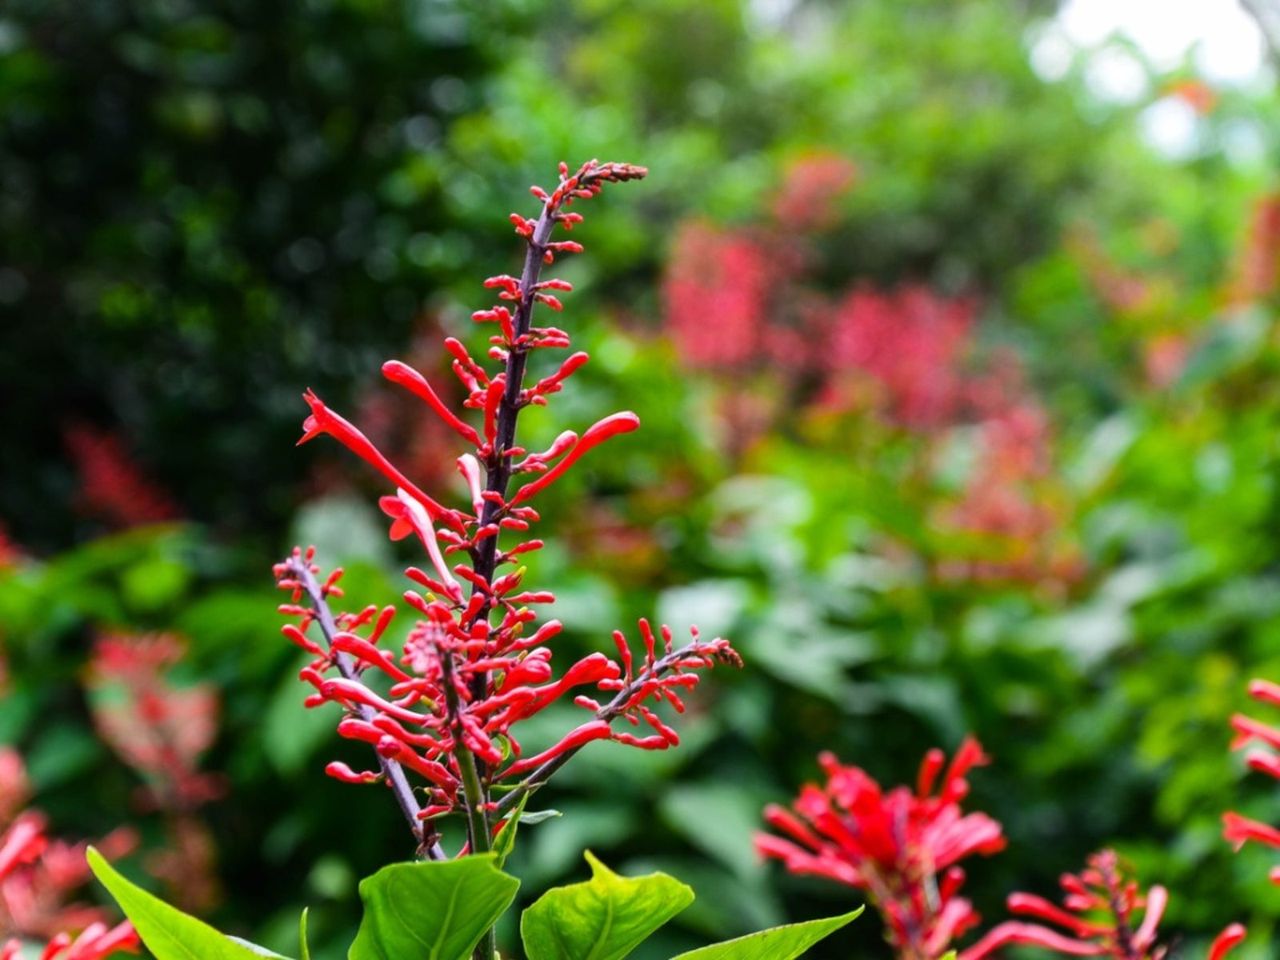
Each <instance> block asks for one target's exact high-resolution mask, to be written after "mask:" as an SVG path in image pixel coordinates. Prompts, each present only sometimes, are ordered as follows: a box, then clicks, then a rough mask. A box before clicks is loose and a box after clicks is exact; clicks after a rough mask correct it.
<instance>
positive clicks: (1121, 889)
mask: <svg viewBox="0 0 1280 960" xmlns="http://www.w3.org/2000/svg"><path fill="white" fill-rule="evenodd" d="M1061 884H1062V889H1063V891H1064V892H1065V896H1064V897H1063V907H1057V906H1055V905H1053V904H1051V903H1049V902H1048V901H1047V900H1044V899H1043V898H1041V897H1037V896H1034V895H1032V894H1026V893H1015V894H1013V895H1011V896H1010V897H1009V900H1008V907H1009V912H1010V913H1016V914H1021V915H1023V916H1030V917H1034V918H1035V919H1037V920H1043V921H1046V922H1048V923H1052V924H1055V925H1056V926H1058V927H1061V928H1063V931H1065V932H1063V931H1059V930H1055V929H1053V928H1051V927H1047V926H1041V925H1040V924H1038V923H1027V922H1025V921H1021V920H1009V921H1006V922H1004V923H1001V924H999V925H997V926H996V927H994V928H993V929H992V930H990V931H989V932H988V933H987V934H986V935H985V936H983V937H982V939H981V940H979V941H978V942H977V943H975V944H974V945H973V946H971V947H969V948H967V949H965V950H962V951H961V952H960V960H984V958H986V957H991V956H994V955H996V954H998V953H999V951H1001V950H1002V949H1003V948H1004V947H1008V946H1012V945H1014V944H1027V945H1029V946H1036V947H1043V948H1045V949H1047V950H1051V951H1053V952H1055V953H1058V954H1062V955H1066V956H1069V957H1108V958H1111V960H1165V958H1166V957H1167V956H1168V947H1167V946H1162V945H1159V944H1157V942H1156V936H1157V928H1158V926H1159V924H1160V919H1161V917H1162V916H1163V915H1164V910H1165V906H1166V904H1167V903H1168V900H1169V894H1168V891H1166V890H1165V888H1164V887H1161V886H1153V887H1152V888H1151V889H1150V890H1149V891H1147V894H1146V895H1145V896H1143V895H1142V893H1141V891H1140V890H1139V887H1138V885H1137V883H1136V882H1134V881H1133V880H1131V879H1130V878H1129V877H1127V876H1126V875H1125V873H1124V871H1123V869H1122V867H1121V864H1120V858H1119V857H1118V856H1116V854H1115V851H1113V850H1103V851H1101V852H1100V853H1095V854H1093V855H1092V856H1091V857H1089V860H1088V863H1087V866H1086V869H1085V870H1083V871H1081V873H1080V874H1078V875H1074V874H1064V875H1063V877H1062V880H1061ZM1139 912H1141V913H1142V920H1141V922H1140V923H1138V924H1137V926H1136V927H1135V918H1136V915H1137V914H1138V913H1139ZM1244 936H1245V930H1244V927H1242V926H1240V925H1239V924H1232V925H1231V926H1229V927H1227V929H1226V930H1224V931H1222V933H1221V934H1219V935H1218V938H1217V939H1216V940H1215V941H1214V943H1213V946H1212V947H1211V948H1210V950H1209V955H1208V956H1209V960H1222V957H1224V956H1225V955H1226V954H1227V952H1228V951H1229V950H1231V948H1232V947H1234V946H1235V945H1236V944H1238V943H1239V942H1240V941H1241V940H1243V939H1244Z"/></svg>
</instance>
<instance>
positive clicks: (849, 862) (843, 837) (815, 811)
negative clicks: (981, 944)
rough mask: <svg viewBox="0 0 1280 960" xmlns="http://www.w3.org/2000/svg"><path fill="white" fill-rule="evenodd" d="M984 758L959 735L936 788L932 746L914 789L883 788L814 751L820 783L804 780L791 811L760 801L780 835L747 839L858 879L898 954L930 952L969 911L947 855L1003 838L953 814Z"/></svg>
mask: <svg viewBox="0 0 1280 960" xmlns="http://www.w3.org/2000/svg"><path fill="white" fill-rule="evenodd" d="M985 762H987V757H986V755H985V754H984V753H983V752H982V748H981V747H980V746H979V745H978V742H977V741H976V740H973V739H972V738H966V740H965V741H964V743H963V744H962V745H961V747H960V749H959V750H958V751H957V752H956V755H955V758H954V760H953V761H952V763H951V766H950V768H949V769H948V770H947V772H946V775H945V776H944V777H943V778H942V782H941V784H940V785H939V786H938V788H937V792H936V793H934V784H935V781H937V779H938V774H939V772H940V771H941V770H942V768H943V766H944V763H945V757H944V756H943V755H942V753H941V751H937V750H931V751H929V753H927V754H926V755H925V758H924V760H923V762H922V763H921V765H920V771H919V775H918V776H917V778H916V788H915V790H912V789H910V788H908V787H895V788H894V789H892V790H889V791H887V792H886V791H883V790H882V789H881V788H880V785H879V784H878V783H876V781H875V780H873V779H872V778H871V777H870V776H868V775H867V773H866V772H865V771H864V770H862V769H860V768H858V767H853V766H845V765H842V764H841V763H840V762H839V761H838V760H837V759H836V758H835V757H834V756H833V755H831V754H823V755H822V756H821V757H820V758H819V763H820V765H821V767H822V769H823V771H824V773H825V774H826V777H827V782H826V784H825V786H824V787H819V786H817V785H815V784H809V785H806V786H805V787H804V788H803V789H802V790H801V792H800V795H799V796H798V797H797V798H796V800H795V803H794V805H793V809H794V812H791V811H787V810H785V809H783V808H781V807H777V806H770V807H768V808H766V811H765V820H766V822H767V823H768V824H769V825H770V826H771V827H773V828H774V829H775V830H779V831H781V832H783V833H785V834H787V836H788V837H789V838H790V839H787V840H782V839H780V838H778V837H773V836H770V835H768V834H761V835H758V836H757V838H756V849H757V851H759V852H760V853H761V855H763V856H766V857H774V858H776V859H780V860H782V861H783V863H784V864H785V865H786V867H787V869H788V870H790V871H792V872H794V873H805V874H814V875H819V876H826V877H828V878H830V879H833V880H837V881H839V882H841V883H846V884H849V885H851V886H856V887H860V888H862V889H865V890H866V891H867V893H868V895H869V897H870V899H871V901H872V902H873V903H874V904H875V906H876V909H877V910H878V911H879V912H880V914H881V916H882V917H883V919H884V921H885V925H886V927H887V928H888V935H889V939H890V941H891V942H892V943H893V944H894V946H895V947H897V948H898V949H899V951H900V952H901V955H902V956H904V957H906V956H909V957H912V958H935V957H939V956H941V955H942V954H943V953H945V952H946V951H947V950H948V949H950V945H951V943H952V941H953V939H954V938H955V937H958V936H960V935H961V934H963V933H964V932H965V931H966V930H968V929H969V928H970V927H972V926H973V925H974V924H976V923H977V921H978V915H977V913H976V912H975V911H974V910H973V907H972V905H971V904H970V903H969V901H968V900H966V899H964V898H962V897H959V896H957V893H958V891H959V889H960V886H961V884H962V883H963V880H964V874H963V871H961V870H958V869H956V868H955V867H954V866H953V865H954V864H955V863H956V862H957V861H959V860H961V859H964V858H965V857H968V856H971V855H973V854H978V853H981V854H990V853H994V852H996V851H998V850H1000V849H1002V848H1003V846H1004V837H1003V835H1002V833H1001V830H1000V825H999V824H998V823H996V821H994V820H992V819H991V818H990V817H988V816H986V815H985V814H981V813H972V814H962V813H961V811H960V808H959V805H958V802H959V800H960V799H961V798H962V797H963V796H964V795H965V794H966V793H967V792H968V783H967V781H966V780H965V779H964V778H965V775H966V774H967V773H968V771H969V770H970V769H972V768H973V767H974V766H977V765H978V764H980V763H985ZM939 877H941V882H939Z"/></svg>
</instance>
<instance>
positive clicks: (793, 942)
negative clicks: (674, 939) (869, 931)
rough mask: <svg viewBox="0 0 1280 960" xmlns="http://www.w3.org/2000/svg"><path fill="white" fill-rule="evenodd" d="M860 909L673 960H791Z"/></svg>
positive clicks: (714, 944) (716, 944) (744, 938)
mask: <svg viewBox="0 0 1280 960" xmlns="http://www.w3.org/2000/svg"><path fill="white" fill-rule="evenodd" d="M864 909H866V908H865V907H859V908H858V909H857V910H854V911H853V912H852V913H846V914H844V915H843V916H840V917H827V918H826V919H825V920H810V921H808V922H807V923H788V924H787V925H785V926H782V927H773V928H772V929H769V930H761V931H760V932H759V933H750V934H747V936H745V937H738V938H737V939H736V940H726V941H725V942H724V943H713V944H712V945H711V946H709V947H701V948H699V949H697V950H690V951H689V952H688V953H682V954H680V956H678V957H675V958H674V960H795V958H796V957H798V956H800V954H802V953H804V952H805V951H806V950H808V949H809V948H810V947H812V946H813V945H814V944H815V943H817V942H818V941H819V940H822V939H823V938H825V937H827V936H828V935H829V934H832V933H835V931H837V930H839V929H840V928H841V927H843V926H844V925H845V924H846V923H849V922H850V921H851V920H853V919H854V917H856V916H858V914H860V913H862V911H863V910H864Z"/></svg>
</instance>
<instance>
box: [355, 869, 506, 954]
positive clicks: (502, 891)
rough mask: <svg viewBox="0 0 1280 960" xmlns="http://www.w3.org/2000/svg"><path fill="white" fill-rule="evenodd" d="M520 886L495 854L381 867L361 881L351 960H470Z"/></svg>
mask: <svg viewBox="0 0 1280 960" xmlns="http://www.w3.org/2000/svg"><path fill="white" fill-rule="evenodd" d="M519 886H520V881H519V880H517V879H516V878H515V877H511V876H508V875H507V874H505V873H503V872H502V871H501V870H499V869H498V867H497V863H496V861H495V858H494V856H493V855H492V854H481V855H477V856H473V857H463V858H462V859H461V860H446V861H430V862H425V863H393V864H392V865H391V866H389V867H383V868H382V869H381V870H379V871H378V872H377V873H375V874H374V875H373V876H372V877H368V878H367V879H365V880H362V881H360V899H361V900H363V901H364V919H363V920H361V921H360V930H359V932H357V934H356V940H355V943H353V944H352V945H351V950H350V952H349V953H348V954H347V957H348V960H466V958H468V957H470V955H471V951H472V950H474V949H475V946H476V944H477V943H479V942H480V938H481V937H482V936H484V934H485V932H486V931H487V930H488V929H489V928H490V927H492V926H493V925H494V924H495V923H497V921H498V918H499V917H500V916H502V914H503V912H504V911H505V910H506V909H507V907H508V906H509V905H510V904H511V901H512V900H514V899H515V895H516V890H517V889H518V888H519Z"/></svg>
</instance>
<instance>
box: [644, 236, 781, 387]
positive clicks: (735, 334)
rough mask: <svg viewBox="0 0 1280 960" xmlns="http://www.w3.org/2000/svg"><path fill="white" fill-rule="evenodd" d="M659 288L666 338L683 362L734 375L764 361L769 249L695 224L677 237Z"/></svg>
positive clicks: (770, 275)
mask: <svg viewBox="0 0 1280 960" xmlns="http://www.w3.org/2000/svg"><path fill="white" fill-rule="evenodd" d="M668 262H669V264H670V267H669V269H668V272H667V277H666V280H665V281H664V283H663V287H662V296H663V302H664V305H665V318H666V320H665V322H666V328H667V333H668V335H669V336H670V337H671V338H672V340H673V341H674V342H675V345H676V350H677V352H678V353H679V356H680V360H681V362H682V363H684V364H686V365H688V366H689V367H692V368H693V369H696V370H734V369H739V368H741V367H744V366H747V365H749V364H751V363H753V362H756V361H758V360H760V359H762V353H763V348H764V346H765V343H766V340H765V336H766V332H767V331H768V330H769V329H770V328H771V324H770V319H769V291H770V288H771V287H772V286H773V284H774V282H775V280H776V279H777V274H776V272H775V271H776V266H775V263H774V260H773V258H772V257H771V255H770V252H769V249H768V248H767V247H766V246H765V245H764V244H763V243H758V242H757V241H755V240H753V239H751V238H750V237H748V236H747V235H745V234H741V233H733V232H730V231H724V230H720V229H718V228H716V227H714V226H712V225H711V224H708V223H704V222H701V221H693V222H691V223H686V224H684V225H683V226H682V227H681V228H680V229H679V231H678V232H677V234H676V239H675V243H674V245H673V246H672V250H671V255H670V258H669V260H668Z"/></svg>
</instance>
